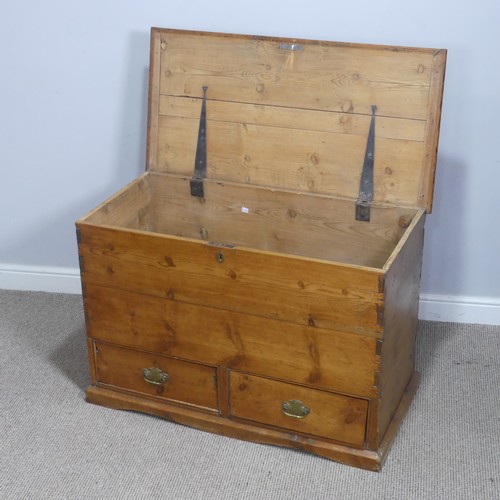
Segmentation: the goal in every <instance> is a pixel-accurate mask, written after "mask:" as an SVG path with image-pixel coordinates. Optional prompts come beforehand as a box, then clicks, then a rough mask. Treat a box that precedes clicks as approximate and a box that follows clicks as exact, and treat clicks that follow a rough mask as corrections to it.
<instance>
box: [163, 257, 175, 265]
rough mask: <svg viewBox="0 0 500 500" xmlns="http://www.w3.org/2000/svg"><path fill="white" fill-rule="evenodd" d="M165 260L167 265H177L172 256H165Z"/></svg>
mask: <svg viewBox="0 0 500 500" xmlns="http://www.w3.org/2000/svg"><path fill="white" fill-rule="evenodd" d="M163 260H164V261H165V266H166V267H175V264H174V261H173V260H172V258H171V257H168V256H165V257H164V258H163Z"/></svg>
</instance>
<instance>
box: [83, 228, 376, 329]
mask: <svg viewBox="0 0 500 500" xmlns="http://www.w3.org/2000/svg"><path fill="white" fill-rule="evenodd" d="M79 250H80V255H81V256H82V257H83V258H84V260H85V269H84V272H83V274H82V277H83V282H84V283H85V284H96V285H102V286H108V287H114V288H122V289H125V290H130V291H136V292H140V293H145V294H150V295H154V296H159V297H165V298H168V299H170V300H178V301H181V302H187V303H191V304H198V305H206V306H208V307H214V308H222V309H227V310H233V311H240V312H242V313H247V314H255V315H258V316H265V317H271V318H275V319H281V320H287V321H290V322H294V323H299V324H305V325H310V326H318V327H320V328H327V329H334V330H344V331H354V332H373V331H380V330H381V326H380V325H379V317H378V310H379V309H380V307H381V303H382V300H383V299H382V295H381V294H380V292H379V276H380V274H381V273H380V271H377V270H376V269H370V268H363V267H360V266H348V265H341V264H332V263H329V262H326V261H320V260H315V259H305V258H300V257H292V256H287V255H283V254H276V253H272V252H263V251H256V250H252V249H246V248H220V247H214V246H211V245H209V244H207V243H205V242H200V241H195V240H188V239H185V238H176V237H173V236H172V237H166V236H162V235H158V234H148V233H143V232H139V231H133V230H121V229H116V228H109V227H98V226H92V225H89V224H81V226H80V245H79ZM220 252H222V253H223V255H224V259H223V261H222V262H221V261H220V260H219V259H218V255H219V253H220ZM87 257H89V258H87ZM284 297H286V300H284V299H283V298H284Z"/></svg>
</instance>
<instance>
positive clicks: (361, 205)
mask: <svg viewBox="0 0 500 500" xmlns="http://www.w3.org/2000/svg"><path fill="white" fill-rule="evenodd" d="M376 112H377V106H375V105H372V118H371V121H370V131H369V132H368V142H367V144H366V152H365V161H364V163H363V170H362V172H361V180H360V182H359V196H358V199H357V201H356V220H359V221H363V222H370V205H371V202H372V200H373V166H374V164H375V113H376Z"/></svg>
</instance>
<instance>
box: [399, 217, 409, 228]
mask: <svg viewBox="0 0 500 500" xmlns="http://www.w3.org/2000/svg"><path fill="white" fill-rule="evenodd" d="M410 223H411V217H408V216H405V215H402V216H401V217H400V218H399V227H400V228H402V229H406V228H407V227H408V226H409V225H410Z"/></svg>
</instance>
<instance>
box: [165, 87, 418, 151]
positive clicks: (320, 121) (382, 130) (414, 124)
mask: <svg viewBox="0 0 500 500" xmlns="http://www.w3.org/2000/svg"><path fill="white" fill-rule="evenodd" d="M207 101H208V110H207V112H208V117H209V119H210V120H212V121H222V122H233V123H246V124H249V125H261V126H266V127H280V128H291V129H299V130H312V131H317V132H330V133H335V134H349V135H361V136H363V137H365V138H366V137H367V135H368V129H369V128H370V119H371V118H370V116H367V115H357V114H353V113H340V112H336V111H323V110H312V109H301V108H287V107H280V106H271V105H262V104H253V103H242V102H226V101H214V100H210V99H208V100H207ZM200 108H201V100H200V99H197V98H191V97H177V96H168V95H161V96H160V106H159V114H160V115H162V116H174V117H179V118H192V119H199V117H200ZM425 125H426V122H425V121H423V120H411V119H404V118H391V117H385V116H377V137H382V138H385V139H402V140H407V141H421V142H423V141H424V138H425V129H426V126H425Z"/></svg>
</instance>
